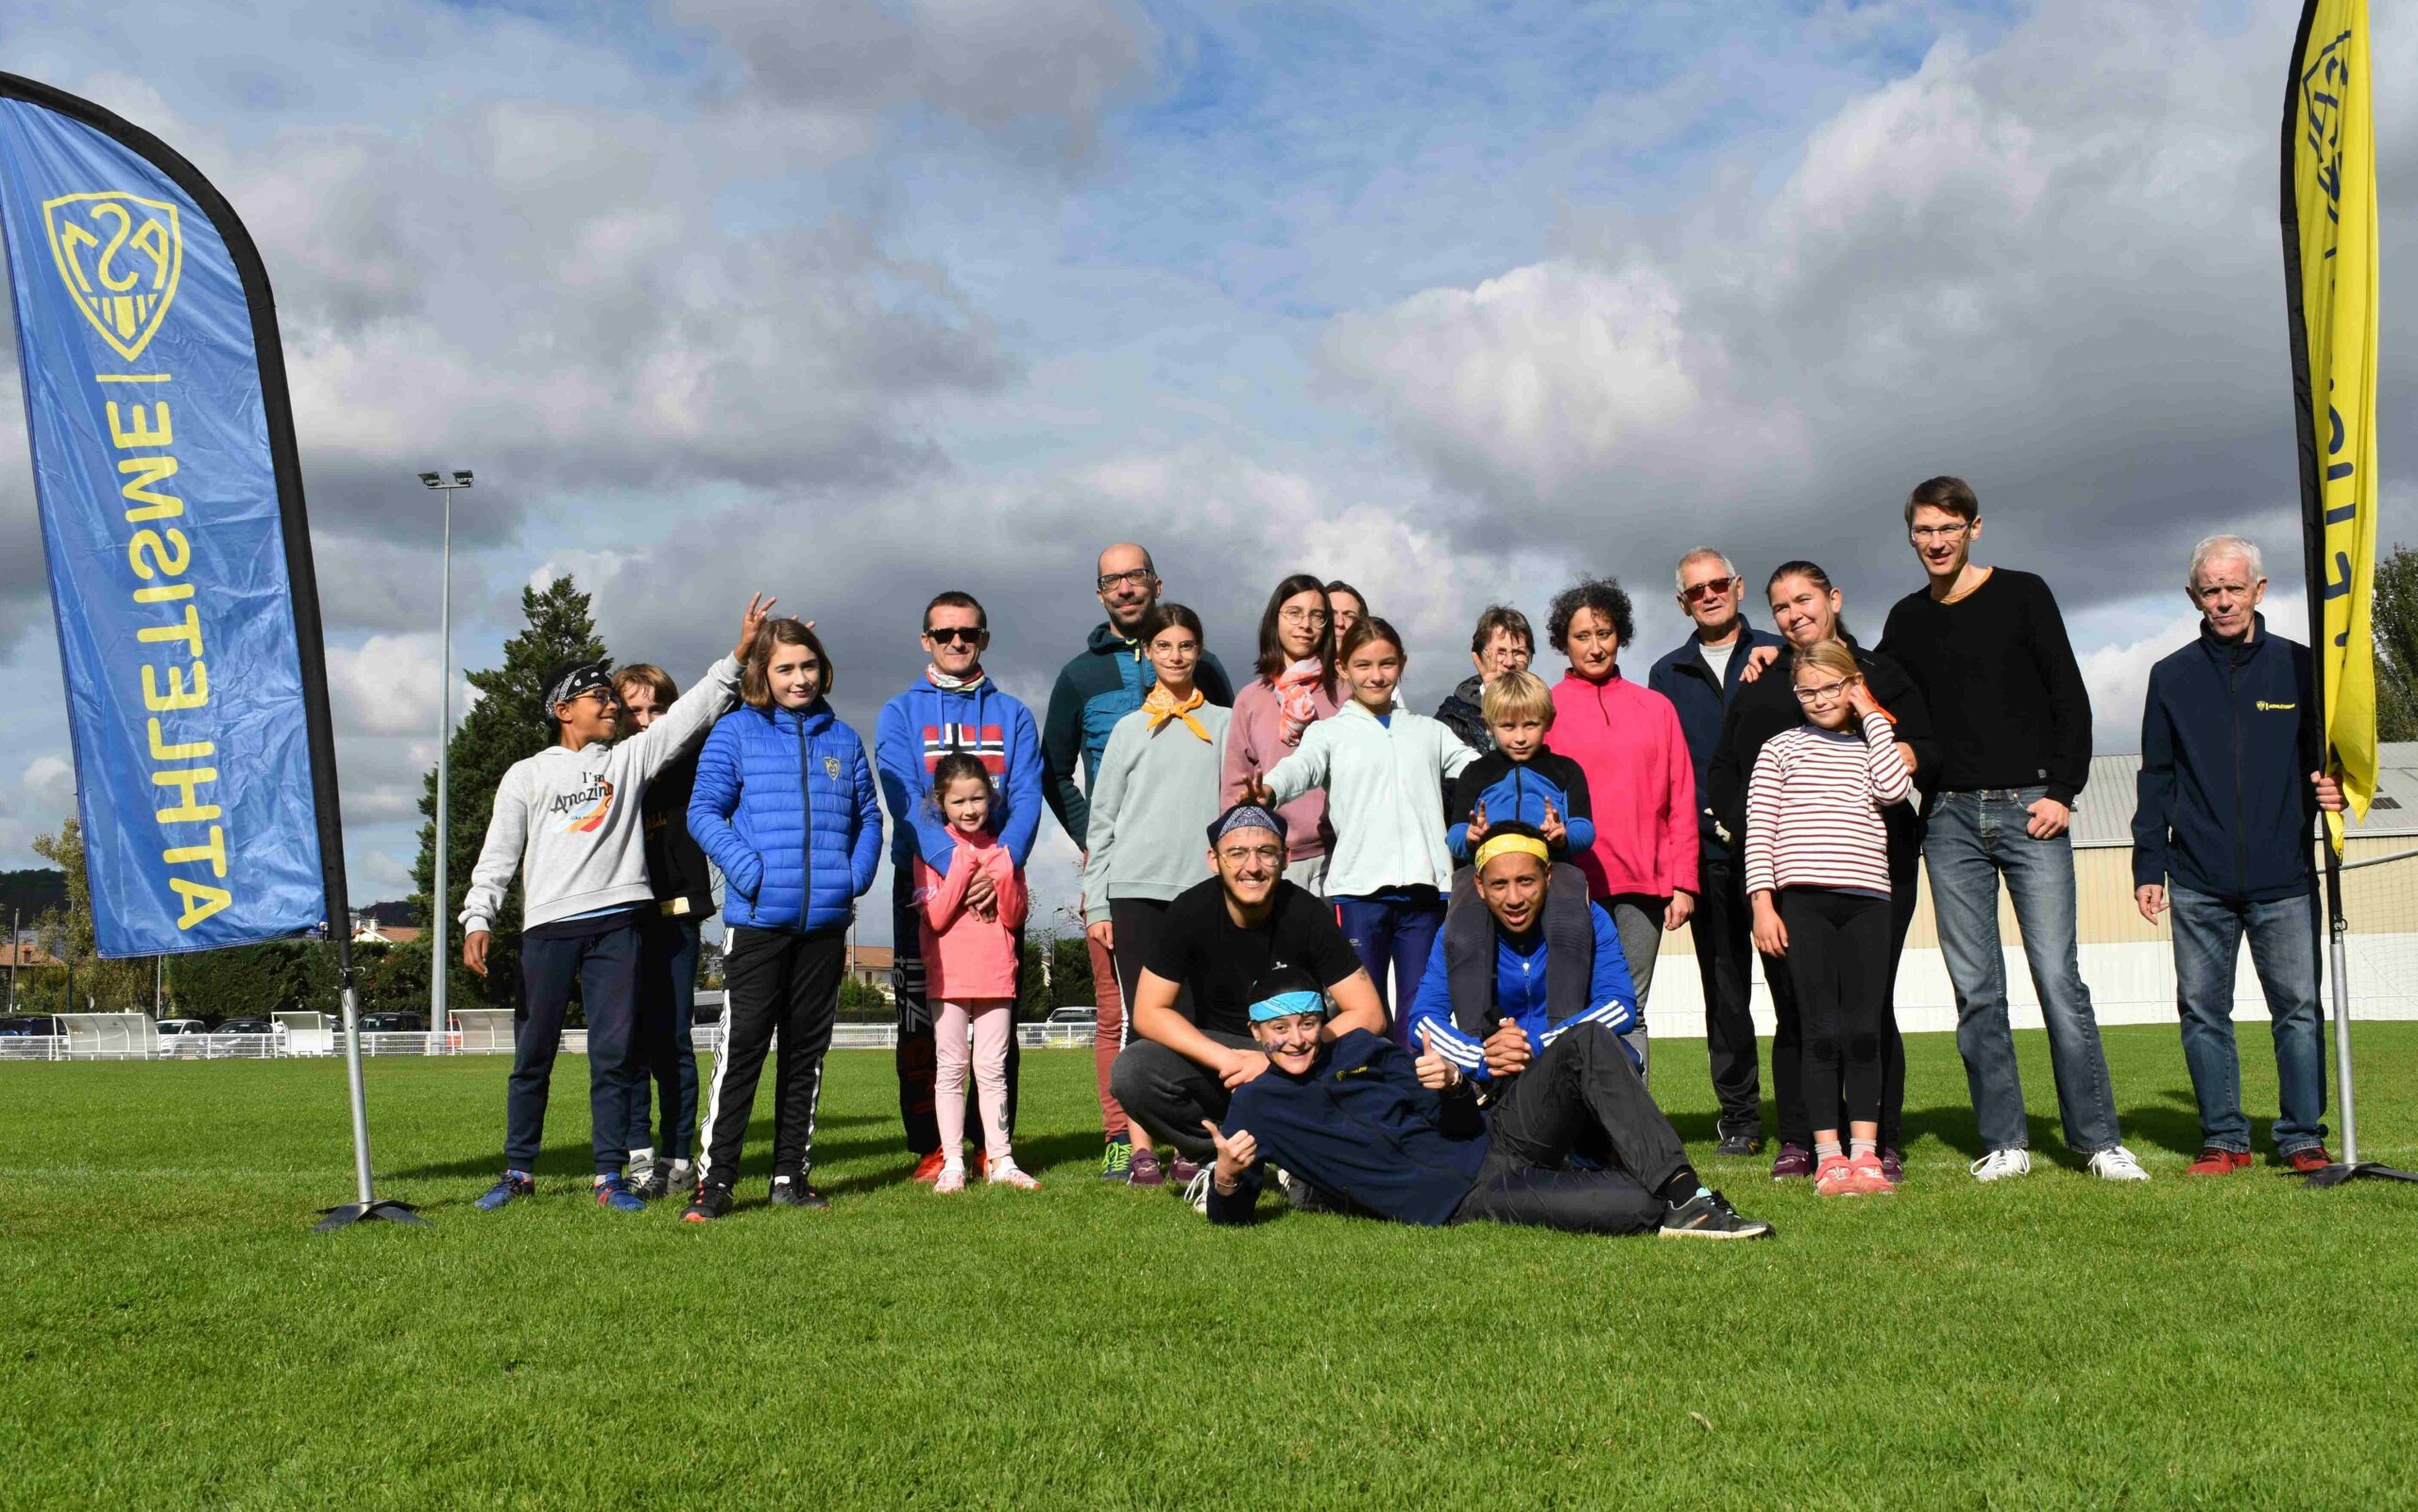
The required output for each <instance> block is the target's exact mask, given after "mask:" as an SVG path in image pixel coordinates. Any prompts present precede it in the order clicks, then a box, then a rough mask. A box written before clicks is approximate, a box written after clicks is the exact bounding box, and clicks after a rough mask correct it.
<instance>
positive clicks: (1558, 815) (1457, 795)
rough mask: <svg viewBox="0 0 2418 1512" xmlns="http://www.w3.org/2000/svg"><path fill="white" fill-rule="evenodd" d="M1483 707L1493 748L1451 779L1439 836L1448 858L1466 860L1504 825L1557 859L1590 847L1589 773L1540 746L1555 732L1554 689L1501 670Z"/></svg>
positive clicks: (1537, 679)
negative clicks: (1528, 831)
mask: <svg viewBox="0 0 2418 1512" xmlns="http://www.w3.org/2000/svg"><path fill="white" fill-rule="evenodd" d="M1483 706H1484V708H1485V711H1486V728H1487V733H1488V734H1489V735H1490V736H1491V737H1493V739H1494V749H1493V750H1491V751H1490V752H1488V753H1487V754H1486V755H1484V756H1479V757H1478V758H1477V759H1476V760H1475V761H1473V762H1471V763H1470V764H1469V765H1468V766H1467V767H1465V768H1463V769H1462V771H1461V774H1460V775H1459V776H1458V777H1456V778H1455V779H1454V781H1453V795H1452V798H1451V799H1450V801H1449V804H1450V808H1451V812H1450V814H1449V815H1448V824H1449V827H1448V828H1447V829H1446V830H1445V831H1444V838H1445V840H1446V841H1449V842H1450V843H1451V845H1452V847H1453V858H1454V859H1455V860H1456V861H1466V860H1468V859H1469V858H1470V850H1471V847H1473V846H1474V845H1476V844H1477V843H1478V842H1479V841H1483V840H1485V839H1486V835H1487V830H1488V828H1489V826H1490V825H1494V824H1505V823H1507V822H1517V823H1519V824H1527V825H1530V826H1532V827H1534V828H1535V829H1536V831H1537V832H1538V833H1539V834H1540V835H1542V836H1543V837H1544V839H1545V843H1546V844H1547V845H1549V846H1551V847H1552V849H1553V853H1554V859H1556V860H1558V861H1566V860H1568V859H1569V858H1570V857H1571V853H1572V852H1574V851H1582V852H1583V851H1587V850H1591V849H1592V848H1593V847H1594V844H1595V821H1594V817H1593V816H1594V812H1595V805H1594V800H1593V799H1592V797H1591V796H1590V795H1589V793H1588V790H1587V770H1586V769H1585V768H1584V767H1581V766H1580V765H1579V764H1578V763H1577V762H1575V761H1573V760H1571V759H1570V758H1569V757H1568V756H1558V755H1556V754H1555V753H1554V752H1553V750H1552V749H1551V748H1549V747H1548V746H1547V745H1546V744H1545V737H1546V735H1548V734H1550V733H1551V732H1552V730H1553V689H1552V688H1547V687H1546V686H1545V681H1544V679H1543V678H1541V677H1539V676H1537V675H1536V674H1535V673H1533V672H1524V671H1512V672H1505V673H1504V674H1503V675H1502V676H1500V677H1498V678H1496V679H1495V680H1494V681H1493V682H1491V683H1489V684H1488V685H1487V688H1486V700H1485V704H1484V705H1483Z"/></svg>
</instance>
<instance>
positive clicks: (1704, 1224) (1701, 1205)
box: [1662, 1191, 1772, 1239]
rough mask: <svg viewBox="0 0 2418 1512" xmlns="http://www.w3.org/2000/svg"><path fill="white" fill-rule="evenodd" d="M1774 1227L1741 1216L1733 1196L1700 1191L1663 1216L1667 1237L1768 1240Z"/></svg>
mask: <svg viewBox="0 0 2418 1512" xmlns="http://www.w3.org/2000/svg"><path fill="white" fill-rule="evenodd" d="M1771 1236H1772V1226H1771V1225H1770V1224H1768V1223H1756V1222H1754V1221H1752V1220H1751V1219H1747V1218H1743V1217H1740V1216H1739V1215H1738V1210H1737V1209H1736V1208H1733V1207H1731V1206H1730V1205H1729V1199H1728V1198H1725V1197H1723V1196H1722V1195H1721V1194H1720V1193H1718V1192H1704V1191H1700V1192H1698V1193H1697V1194H1696V1195H1695V1196H1694V1197H1692V1198H1688V1199H1687V1200H1686V1201H1685V1202H1674V1203H1672V1204H1671V1211H1670V1212H1668V1213H1665V1214H1663V1215H1662V1237H1663V1238H1665V1239H1768V1238H1770V1237H1771Z"/></svg>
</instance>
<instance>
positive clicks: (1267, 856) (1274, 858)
mask: <svg viewBox="0 0 2418 1512" xmlns="http://www.w3.org/2000/svg"><path fill="white" fill-rule="evenodd" d="M1218 859H1219V860H1221V861H1223V862H1225V863H1226V864H1227V865H1228V866H1240V865H1242V864H1243V863H1244V862H1245V861H1257V862H1258V863H1259V864H1260V865H1262V866H1275V865H1278V864H1279V863H1281V862H1282V861H1283V860H1284V859H1285V847H1283V846H1282V845H1259V846H1243V845H1234V846H1228V847H1226V848H1224V849H1221V850H1219V851H1218Z"/></svg>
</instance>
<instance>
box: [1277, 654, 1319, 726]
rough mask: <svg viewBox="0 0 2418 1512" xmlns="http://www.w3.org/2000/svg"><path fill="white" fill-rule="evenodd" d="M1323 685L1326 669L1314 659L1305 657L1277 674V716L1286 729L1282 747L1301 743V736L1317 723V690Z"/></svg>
mask: <svg viewBox="0 0 2418 1512" xmlns="http://www.w3.org/2000/svg"><path fill="white" fill-rule="evenodd" d="M1325 682H1326V667H1325V665H1324V664H1323V663H1321V662H1320V660H1319V659H1318V658H1317V657H1316V656H1304V657H1303V658H1302V659H1301V660H1300V661H1297V662H1295V663H1293V665H1291V666H1290V667H1287V668H1286V669H1285V670H1284V671H1281V672H1278V673H1277V674H1276V677H1275V679H1274V681H1273V682H1272V683H1270V684H1269V686H1270V687H1272V688H1275V689H1276V712H1277V715H1278V717H1279V718H1280V719H1281V720H1282V721H1283V722H1284V725H1285V743H1286V745H1299V744H1301V743H1302V732H1303V730H1306V729H1308V728H1309V727H1310V726H1311V725H1313V724H1315V723H1317V722H1318V718H1319V700H1318V693H1319V688H1320V687H1322V686H1323V685H1324V684H1325Z"/></svg>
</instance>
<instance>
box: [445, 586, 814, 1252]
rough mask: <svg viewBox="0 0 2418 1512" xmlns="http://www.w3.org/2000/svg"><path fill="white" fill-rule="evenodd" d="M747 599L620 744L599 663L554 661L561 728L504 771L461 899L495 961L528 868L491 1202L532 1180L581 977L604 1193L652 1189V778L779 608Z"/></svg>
mask: <svg viewBox="0 0 2418 1512" xmlns="http://www.w3.org/2000/svg"><path fill="white" fill-rule="evenodd" d="M772 606H773V605H772V601H771V600H769V599H765V598H763V597H762V596H761V595H760V594H759V595H758V596H757V597H756V598H753V599H751V600H749V601H748V605H747V612H746V614H745V616H744V617H743V618H742V619H741V626H740V635H739V643H738V645H736V646H735V647H733V648H732V650H731V654H730V655H729V656H728V657H726V658H724V660H722V661H718V662H716V663H714V665H713V666H712V667H711V668H709V669H707V671H706V674H705V675H704V676H703V677H701V678H699V679H698V680H697V682H696V684H695V686H693V687H691V688H690V689H689V691H688V692H687V693H685V694H683V695H682V696H681V697H680V698H679V699H678V700H677V701H676V702H674V703H673V705H672V707H671V708H670V709H668V710H666V711H665V712H664V713H663V714H662V715H661V716H660V717H658V718H657V719H656V722H654V723H653V724H651V725H649V726H648V727H647V728H646V729H645V730H643V731H641V732H639V734H637V735H635V736H633V737H631V738H630V739H627V740H625V741H622V742H620V743H618V744H616V743H615V742H614V739H613V737H614V736H615V735H616V734H617V733H619V731H620V727H621V704H620V701H619V699H618V698H617V697H616V696H615V694H614V692H613V679H612V673H611V671H609V670H608V669H607V667H606V666H605V663H603V662H601V661H595V662H573V663H569V664H566V665H564V666H562V667H558V668H556V669H554V670H553V671H552V672H550V673H549V674H548V686H547V692H546V707H547V711H548V715H549V718H550V721H551V722H552V723H553V727H554V730H555V736H556V738H555V743H554V744H553V745H551V746H548V747H547V748H546V749H545V750H543V751H540V752H538V753H537V754H536V756H527V757H524V758H523V759H521V760H519V761H516V762H514V763H513V764H512V767H511V769H510V770H509V771H507V772H506V773H504V774H503V781H502V783H500V784H498V785H497V788H496V794H495V810H494V813H493V815H492V816H491V817H490V818H489V819H488V821H487V835H486V842H485V844H484V845H483V846H482V847H481V848H480V850H479V859H478V862H477V864H476V865H475V866H473V867H472V868H471V870H470V889H469V894H468V897H467V898H466V899H465V900H464V902H463V906H462V934H463V938H462V964H463V965H465V966H468V968H469V969H470V970H472V971H474V972H476V973H478V974H479V975H480V976H482V977H484V976H485V975H486V974H487V947H488V945H489V944H490V943H492V941H493V939H494V935H493V933H492V928H491V926H493V924H494V921H495V916H496V913H497V911H498V910H499V909H501V908H502V905H503V894H504V891H505V889H507V888H509V887H510V886H511V885H512V877H513V874H514V873H515V872H516V871H518V872H519V874H520V891H521V921H522V925H521V933H520V1011H519V1013H517V1014H516V1015H515V1018H514V1038H513V1056H512V1078H511V1080H510V1082H509V1083H508V1090H507V1091H506V1093H505V1115H504V1118H505V1134H504V1147H503V1164H504V1173H503V1176H502V1179H501V1180H499V1181H497V1182H496V1184H495V1185H494V1186H493V1187H492V1188H490V1189H489V1190H488V1191H487V1193H486V1195H485V1197H482V1198H479V1200H478V1204H477V1205H478V1207H479V1208H480V1209H481V1210H482V1211H486V1212H492V1211H493V1210H495V1209H497V1208H500V1207H502V1206H503V1205H504V1204H505V1203H507V1202H509V1201H511V1200H512V1199H513V1198H519V1197H526V1196H528V1195H530V1194H531V1193H532V1192H533V1191H535V1190H536V1184H535V1182H534V1181H532V1180H531V1177H530V1172H531V1170H532V1168H533V1167H534V1166H535V1165H536V1160H537V1147H538V1144H539V1142H540V1140H541V1139H542V1137H543V1136H544V1133H545V1127H546V1089H547V1086H548V1083H549V1082H550V1081H551V1080H552V1079H553V1069H554V1055H555V1052H556V1051H557V1050H558V1049H559V1048H560V1047H561V1045H562V1036H563V1018H564V1015H565V1014H566V1013H567V1012H568V1011H569V1010H570V992H571V984H572V982H573V981H574V980H575V981H577V982H578V984H579V988H580V999H581V1002H582V1004H583V1005H584V1006H585V1007H586V1009H587V1101H588V1111H589V1114H590V1117H591V1118H592V1120H593V1123H594V1130H593V1133H592V1135H591V1140H592V1144H593V1147H594V1154H595V1157H596V1200H597V1202H598V1203H599V1204H601V1205H603V1206H605V1207H609V1208H612V1209H614V1210H615V1211H617V1212H637V1211H639V1210H640V1209H642V1208H643V1207H644V1206H645V1204H644V1203H643V1202H641V1201H640V1200H639V1198H638V1197H637V1196H635V1195H634V1194H632V1193H631V1192H630V1191H629V1189H628V1187H627V1186H626V1185H625V1184H624V1182H623V1181H622V1163H623V1162H624V1161H626V1160H627V1159H628V1158H629V1151H628V1149H627V1148H626V1145H627V1143H628V1137H629V1122H630V1120H629V1105H630V1098H631V1096H632V1094H633V1093H634V1091H635V1090H636V1086H637V1082H638V1068H637V1066H636V1064H635V1062H633V1060H632V1041H633V1035H632V1032H631V1031H632V1028H633V1025H634V1023H635V1020H636V1002H637V990H638V965H639V921H640V920H641V919H642V918H643V917H644V916H645V914H646V910H647V909H651V908H653V907H654V906H655V892H654V889H653V888H652V887H651V886H650V885H649V884H648V881H647V875H646V847H645V835H644V815H643V813H642V809H643V807H644V804H645V798H646V785H647V783H648V781H649V780H650V779H652V778H653V777H654V776H655V774H656V773H658V772H661V771H662V770H663V769H664V768H665V767H667V766H669V765H671V764H672V763H673V761H674V760H677V759H678V758H679V757H680V756H683V755H685V754H686V753H688V752H689V751H690V750H692V749H694V748H695V746H696V744H697V742H698V741H700V740H702V739H705V735H706V732H707V730H708V729H710V728H712V726H713V722H714V721H715V720H717V719H720V718H721V717H722V716H723V715H724V713H726V712H728V711H729V709H730V707H731V705H733V704H735V703H737V702H738V698H739V674H740V664H741V658H742V657H744V656H745V655H746V654H747V653H748V650H749V648H750V647H751V646H752V645H753V643H754V641H755V639H756V632H757V630H758V628H759V627H760V626H761V625H762V623H763V621H764V617H765V615H766V614H767V613H769V612H770V611H771V609H772Z"/></svg>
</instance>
